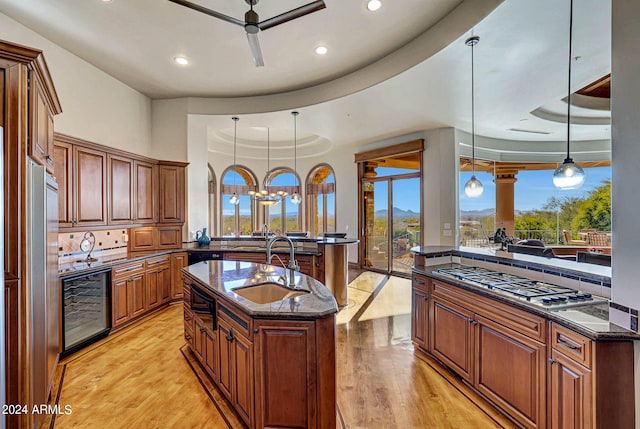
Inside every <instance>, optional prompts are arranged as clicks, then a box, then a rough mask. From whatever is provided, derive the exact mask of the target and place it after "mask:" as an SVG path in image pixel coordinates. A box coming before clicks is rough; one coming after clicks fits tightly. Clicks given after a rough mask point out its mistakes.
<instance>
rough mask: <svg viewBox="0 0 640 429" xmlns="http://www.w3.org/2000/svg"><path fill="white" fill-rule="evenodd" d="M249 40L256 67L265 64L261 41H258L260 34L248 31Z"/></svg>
mask: <svg viewBox="0 0 640 429" xmlns="http://www.w3.org/2000/svg"><path fill="white" fill-rule="evenodd" d="M247 40H248V41H249V47H250V48H251V55H253V61H255V63H256V67H262V66H264V59H263V58H262V50H261V49H260V42H259V41H258V35H257V34H252V33H247Z"/></svg>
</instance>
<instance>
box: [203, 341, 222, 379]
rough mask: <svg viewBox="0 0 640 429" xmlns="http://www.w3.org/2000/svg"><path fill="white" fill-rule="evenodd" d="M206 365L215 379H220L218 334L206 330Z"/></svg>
mask: <svg viewBox="0 0 640 429" xmlns="http://www.w3.org/2000/svg"><path fill="white" fill-rule="evenodd" d="M203 354H204V355H205V356H204V359H203V360H204V366H205V368H206V369H207V371H208V372H209V375H210V376H211V378H213V380H214V381H218V334H217V333H216V332H211V331H209V330H208V329H206V330H205V331H204V351H203Z"/></svg>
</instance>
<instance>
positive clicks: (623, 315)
mask: <svg viewBox="0 0 640 429" xmlns="http://www.w3.org/2000/svg"><path fill="white" fill-rule="evenodd" d="M609 315H610V319H609V321H610V322H611V323H615V324H616V325H618V326H622V327H623V328H627V329H630V330H632V331H634V332H640V331H639V330H638V310H637V309H635V308H629V307H627V306H626V305H622V304H618V303H617V302H613V301H610V302H609Z"/></svg>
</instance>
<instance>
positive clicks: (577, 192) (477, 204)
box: [460, 167, 611, 211]
mask: <svg viewBox="0 0 640 429" xmlns="http://www.w3.org/2000/svg"><path fill="white" fill-rule="evenodd" d="M585 173H586V180H585V183H584V185H582V188H580V189H573V190H563V191H561V190H559V189H556V187H555V186H553V180H552V176H553V171H550V170H540V171H520V172H519V173H518V174H517V175H516V178H517V179H518V181H517V182H516V183H515V187H514V208H515V209H516V210H521V211H527V210H539V209H541V208H542V206H543V205H544V204H545V203H546V202H547V200H548V199H549V198H550V197H552V196H555V197H557V198H562V197H564V196H570V197H585V196H586V195H587V194H588V192H589V191H590V190H593V189H595V188H597V187H598V186H600V185H601V184H602V182H603V181H604V180H606V179H611V167H596V168H587V169H585ZM470 177H471V172H461V173H460V210H463V211H468V210H483V209H488V208H494V207H495V204H496V203H495V198H496V185H495V183H493V175H492V174H490V173H482V172H477V173H476V177H477V178H478V179H479V180H480V181H481V182H482V184H483V185H484V192H483V194H482V195H481V196H480V197H479V198H469V197H467V196H466V195H465V193H464V184H465V183H466V182H467V180H469V178H470Z"/></svg>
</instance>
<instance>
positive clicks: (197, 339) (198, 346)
mask: <svg viewBox="0 0 640 429" xmlns="http://www.w3.org/2000/svg"><path fill="white" fill-rule="evenodd" d="M194 326H195V329H194V332H193V345H194V350H193V351H194V352H195V354H196V356H197V357H198V359H200V362H202V363H203V364H204V360H205V359H204V356H205V355H203V351H204V339H205V328H204V325H203V323H202V320H200V318H199V317H198V316H195V317H194Z"/></svg>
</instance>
